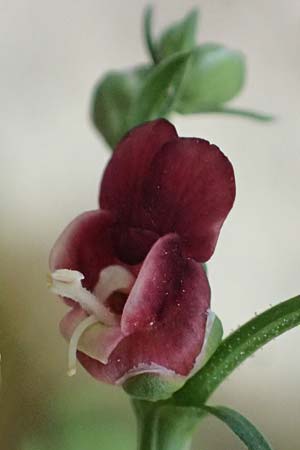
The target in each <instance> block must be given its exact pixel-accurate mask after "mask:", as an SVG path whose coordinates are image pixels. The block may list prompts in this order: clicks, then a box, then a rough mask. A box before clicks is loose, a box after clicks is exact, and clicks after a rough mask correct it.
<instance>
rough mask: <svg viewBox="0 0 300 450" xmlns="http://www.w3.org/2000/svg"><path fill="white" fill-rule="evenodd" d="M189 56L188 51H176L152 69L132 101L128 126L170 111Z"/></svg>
mask: <svg viewBox="0 0 300 450" xmlns="http://www.w3.org/2000/svg"><path fill="white" fill-rule="evenodd" d="M189 57H190V53H189V52H184V53H177V54H176V55H173V56H170V57H169V58H167V59H165V60H164V61H162V62H161V63H160V64H158V65H157V66H155V67H154V68H153V69H152V71H151V73H150V75H149V76H148V77H147V78H146V79H145V82H144V83H143V85H142V86H141V89H140V91H139V93H138V96H137V98H136V100H135V102H134V105H133V108H132V111H131V114H130V128H131V127H132V126H135V125H137V124H139V123H141V122H145V121H147V120H152V119H156V118H158V117H164V116H166V115H167V114H169V113H170V112H171V110H172V108H173V105H174V102H175V101H176V98H177V94H178V91H179V86H180V83H181V81H182V78H183V75H184V71H185V68H186V65H187V62H188V59H189Z"/></svg>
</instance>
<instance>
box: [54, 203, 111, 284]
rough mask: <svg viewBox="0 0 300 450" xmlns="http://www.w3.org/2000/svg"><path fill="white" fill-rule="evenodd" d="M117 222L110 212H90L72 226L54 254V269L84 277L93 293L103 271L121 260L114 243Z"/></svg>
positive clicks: (57, 242)
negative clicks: (116, 253) (116, 255)
mask: <svg viewBox="0 0 300 450" xmlns="http://www.w3.org/2000/svg"><path fill="white" fill-rule="evenodd" d="M112 230H113V220H112V216H111V214H110V213H108V212H107V211H100V210H96V211H89V212H86V213H84V214H81V215H80V216H78V217H77V218H76V219H74V220H73V222H71V223H70V224H69V225H68V227H67V228H66V229H65V230H64V231H63V233H62V234H61V235H60V237H59V238H58V240H57V241H56V243H55V245H54V247H53V249H52V251H51V254H50V269H51V271H52V272H53V271H54V270H56V269H72V270H78V271H79V272H81V273H83V275H84V276H85V279H84V280H83V285H84V286H85V287H86V288H87V289H88V290H90V291H92V290H93V288H94V286H95V284H96V283H97V281H98V278H99V274H100V271H101V270H102V269H103V268H104V267H106V266H109V265H111V264H115V263H116V262H117V259H116V257H115V251H114V247H113V239H112Z"/></svg>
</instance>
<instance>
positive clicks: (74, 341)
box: [68, 316, 99, 377]
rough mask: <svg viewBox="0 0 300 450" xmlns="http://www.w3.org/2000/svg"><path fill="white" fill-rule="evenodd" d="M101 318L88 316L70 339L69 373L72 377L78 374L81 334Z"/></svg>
mask: <svg viewBox="0 0 300 450" xmlns="http://www.w3.org/2000/svg"><path fill="white" fill-rule="evenodd" d="M98 322H99V319H98V318H97V317H95V316H88V317H87V318H86V319H84V320H83V321H82V322H80V324H79V325H78V326H77V327H76V328H75V330H74V332H73V334H72V337H71V339H70V344H69V352H68V375H69V377H72V376H73V375H75V374H76V353H77V347H78V342H79V339H80V337H81V335H82V334H83V333H84V332H85V330H86V329H87V328H89V327H90V326H92V325H94V324H95V323H98Z"/></svg>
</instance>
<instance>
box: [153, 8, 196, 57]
mask: <svg viewBox="0 0 300 450" xmlns="http://www.w3.org/2000/svg"><path fill="white" fill-rule="evenodd" d="M197 22H198V11H197V9H193V10H192V11H191V12H190V13H189V14H187V15H186V16H185V17H184V18H183V20H181V21H180V22H177V23H175V24H173V25H172V26H170V27H169V28H167V29H166V31H165V32H164V33H163V34H162V36H161V38H160V40H159V41H158V43H157V54H158V58H159V60H162V59H164V58H167V57H168V56H171V55H173V54H174V53H177V52H183V51H189V50H192V49H193V48H194V47H195V46H196V32H197Z"/></svg>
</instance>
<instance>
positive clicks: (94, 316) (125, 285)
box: [49, 265, 135, 376]
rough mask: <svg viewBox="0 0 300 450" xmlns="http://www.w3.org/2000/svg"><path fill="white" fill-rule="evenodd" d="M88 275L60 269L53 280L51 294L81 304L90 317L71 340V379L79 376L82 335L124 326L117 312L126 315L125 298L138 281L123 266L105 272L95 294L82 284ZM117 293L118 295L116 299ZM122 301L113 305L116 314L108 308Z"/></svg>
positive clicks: (108, 268)
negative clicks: (99, 326)
mask: <svg viewBox="0 0 300 450" xmlns="http://www.w3.org/2000/svg"><path fill="white" fill-rule="evenodd" d="M83 279H84V275H83V274H82V273H81V272H78V271H76V270H69V269H57V270H55V271H54V272H53V273H52V274H50V276H49V285H50V290H51V291H52V292H53V293H55V294H57V295H60V296H61V297H67V298H69V299H72V300H73V301H75V302H77V303H79V305H80V306H81V308H82V309H83V310H84V311H85V312H86V313H87V314H88V316H87V317H86V318H85V319H84V320H82V321H81V322H80V323H79V324H78V325H77V327H76V328H75V330H74V331H73V334H72V336H71V338H70V342H69V352H68V375H70V376H72V375H75V373H76V353H77V348H78V344H79V340H80V337H81V336H82V334H83V333H84V332H85V331H86V330H87V329H88V328H89V327H91V326H92V325H94V324H96V323H101V324H102V325H106V326H108V327H116V326H119V324H120V315H119V314H116V313H115V312H117V311H118V309H119V310H120V311H122V308H123V306H124V296H125V295H128V294H129V292H130V290H131V288H132V286H133V284H134V281H135V277H134V276H133V275H132V274H131V272H129V271H128V270H127V269H125V268H124V267H122V266H119V265H113V266H108V267H106V268H105V269H103V270H102V271H101V272H100V274H99V280H98V282H97V284H96V286H95V287H94V290H93V293H92V292H90V291H88V290H87V289H85V288H84V287H83V286H82V284H81V281H82V280H83ZM115 293H117V294H118V295H112V294H115ZM118 298H119V300H120V307H119V308H118V305H112V306H113V310H114V311H115V312H112V311H111V308H109V307H108V306H107V300H110V299H113V301H114V302H115V301H116V300H118Z"/></svg>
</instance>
